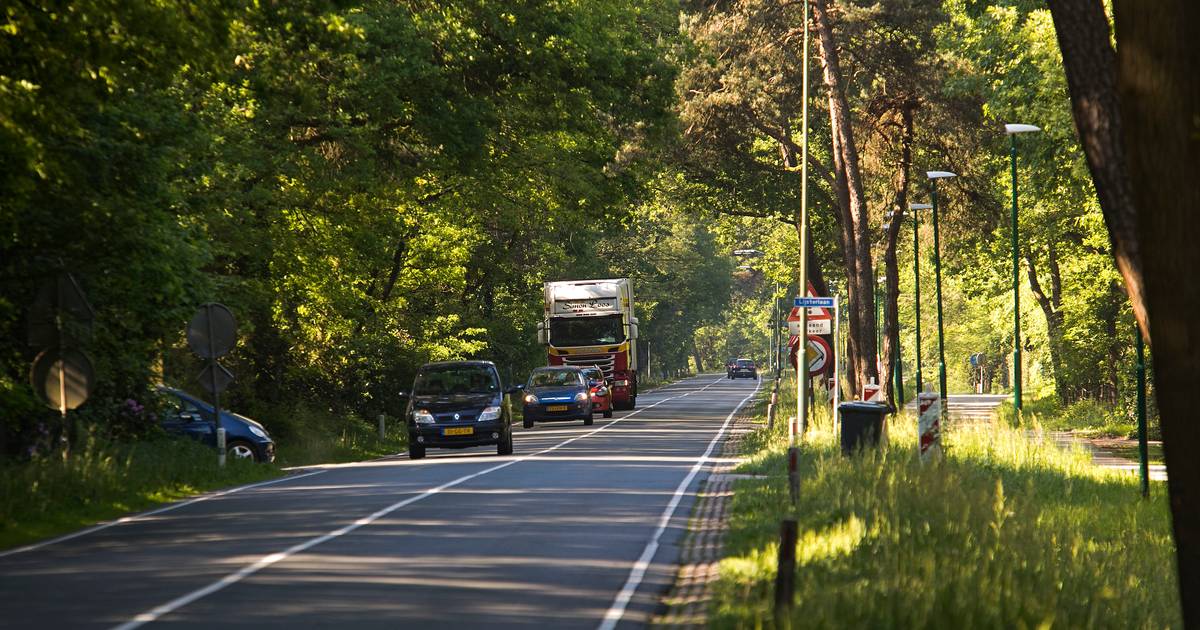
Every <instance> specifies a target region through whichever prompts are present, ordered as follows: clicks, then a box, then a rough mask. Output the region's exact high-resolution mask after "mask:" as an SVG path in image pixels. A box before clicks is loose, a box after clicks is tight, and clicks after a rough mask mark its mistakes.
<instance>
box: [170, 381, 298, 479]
mask: <svg viewBox="0 0 1200 630" xmlns="http://www.w3.org/2000/svg"><path fill="white" fill-rule="evenodd" d="M158 391H159V393H161V394H163V395H164V397H165V401H164V402H165V406H166V409H165V410H164V412H163V414H162V418H161V420H160V424H161V425H162V428H163V429H164V430H165V431H166V432H167V433H172V434H175V435H186V436H188V437H190V438H193V439H196V440H199V441H200V442H202V443H204V444H207V445H209V446H211V447H213V448H216V447H217V435H216V431H214V430H213V408H212V405H210V404H208V403H206V402H204V401H202V400H200V399H199V398H196V397H194V396H192V395H190V394H187V393H184V392H182V391H180V390H178V389H173V388H170V387H160V388H159V389H158ZM221 427H222V428H224V429H225V452H226V453H227V454H228V455H229V456H230V457H236V458H239V459H253V460H254V461H256V462H267V463H269V462H273V461H275V441H274V440H272V439H271V436H270V434H268V433H267V429H266V428H265V427H263V425H261V424H259V423H257V422H255V421H253V420H251V419H250V418H247V417H246V416H242V415H238V414H236V413H233V412H232V411H229V410H227V409H222V410H221Z"/></svg>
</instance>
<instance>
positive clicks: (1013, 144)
mask: <svg viewBox="0 0 1200 630" xmlns="http://www.w3.org/2000/svg"><path fill="white" fill-rule="evenodd" d="M1032 131H1041V129H1040V128H1038V127H1035V126H1033V125H1022V124H1010V125H1004V133H1006V134H1008V140H1009V142H1008V146H1009V151H1008V154H1009V156H1010V162H1011V164H1012V260H1013V265H1012V270H1013V411H1016V412H1017V413H1018V414H1019V413H1020V412H1021V275H1020V260H1019V258H1018V256H1017V227H1018V225H1017V134H1019V133H1029V132H1032Z"/></svg>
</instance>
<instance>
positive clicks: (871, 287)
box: [813, 0, 879, 395]
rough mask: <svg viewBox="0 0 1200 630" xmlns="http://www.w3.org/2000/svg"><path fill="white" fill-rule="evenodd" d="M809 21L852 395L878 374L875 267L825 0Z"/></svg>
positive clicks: (816, 0)
mask: <svg viewBox="0 0 1200 630" xmlns="http://www.w3.org/2000/svg"><path fill="white" fill-rule="evenodd" d="M813 20H814V23H815V25H816V29H817V35H818V40H819V48H818V50H819V51H820V57H821V66H822V70H823V73H824V78H825V87H826V88H827V90H828V92H829V118H830V128H831V130H832V134H831V135H832V136H833V157H834V166H835V171H836V180H837V197H838V200H839V205H841V206H842V207H841V208H839V210H840V211H841V212H842V218H843V221H842V222H841V225H842V238H843V245H844V247H843V257H844V259H845V263H846V300H847V306H848V308H847V314H848V316H849V317H848V319H849V325H848V328H849V335H848V343H847V345H848V346H849V348H848V351H847V358H848V359H849V360H850V365H851V368H852V369H851V370H850V371H849V373H848V374H847V376H848V377H850V386H851V388H852V390H853V392H854V394H855V395H857V394H858V393H859V392H860V390H861V388H862V386H863V385H865V384H866V383H867V382H868V381H869V379H871V378H876V379H877V378H878V376H879V374H878V371H877V369H876V355H875V327H876V322H875V272H874V270H873V268H872V263H871V240H870V233H869V225H868V217H867V201H866V196H865V195H864V194H863V185H862V174H861V173H860V171H859V168H858V148H857V146H856V145H855V143H854V129H853V126H852V124H851V120H850V105H849V103H848V102H847V100H846V93H845V87H844V85H843V81H842V70H841V66H840V62H839V60H838V51H837V43H836V42H835V41H834V39H833V28H832V26H831V24H830V20H829V11H828V7H827V3H826V0H813ZM876 382H878V381H876Z"/></svg>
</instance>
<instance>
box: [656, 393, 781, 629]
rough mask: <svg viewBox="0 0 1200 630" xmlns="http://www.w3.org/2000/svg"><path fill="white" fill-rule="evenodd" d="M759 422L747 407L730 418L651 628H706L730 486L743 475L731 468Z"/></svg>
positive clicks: (739, 460)
mask: <svg viewBox="0 0 1200 630" xmlns="http://www.w3.org/2000/svg"><path fill="white" fill-rule="evenodd" d="M763 424H765V422H763V421H756V418H755V417H754V416H753V415H751V413H750V411H748V410H746V411H743V412H742V413H741V414H739V415H738V417H737V418H735V419H734V424H733V426H732V427H731V428H730V432H729V436H728V437H727V438H726V439H725V442H724V443H723V444H722V447H721V454H720V457H719V458H718V459H717V460H716V462H715V463H714V464H713V469H712V473H711V474H710V475H709V476H708V478H707V479H706V480H705V481H704V483H703V484H702V485H701V487H700V490H699V491H698V493H697V498H696V507H695V508H694V510H693V511H692V518H691V520H690V521H689V522H688V530H687V537H686V538H685V539H684V542H683V546H682V549H681V552H680V558H679V573H678V574H676V576H675V585H674V586H672V587H671V590H670V591H669V592H668V593H667V594H666V596H665V597H663V600H662V606H661V607H660V610H659V613H658V614H657V615H655V617H654V618H653V620H652V621H651V625H653V626H654V627H656V628H679V629H685V628H686V629H688V630H692V629H696V630H698V629H700V628H705V627H707V623H706V622H707V619H708V604H709V602H710V601H712V588H713V583H714V582H716V579H717V577H718V575H719V572H718V566H719V564H720V561H721V550H722V548H723V546H724V539H725V531H726V529H728V518H729V516H728V508H729V503H730V500H732V499H733V484H734V482H735V481H736V480H737V479H739V478H742V477H743V476H742V475H734V474H732V471H733V469H735V468H737V466H738V463H740V462H741V457H740V455H741V440H742V437H743V436H745V435H746V434H747V433H749V432H750V431H753V430H754V429H756V428H759V427H761V426H763Z"/></svg>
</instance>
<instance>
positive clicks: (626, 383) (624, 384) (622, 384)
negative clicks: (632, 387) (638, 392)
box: [613, 379, 629, 387]
mask: <svg viewBox="0 0 1200 630" xmlns="http://www.w3.org/2000/svg"><path fill="white" fill-rule="evenodd" d="M613 385H615V386H617V387H629V381H627V380H625V379H621V380H619V381H613Z"/></svg>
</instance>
